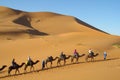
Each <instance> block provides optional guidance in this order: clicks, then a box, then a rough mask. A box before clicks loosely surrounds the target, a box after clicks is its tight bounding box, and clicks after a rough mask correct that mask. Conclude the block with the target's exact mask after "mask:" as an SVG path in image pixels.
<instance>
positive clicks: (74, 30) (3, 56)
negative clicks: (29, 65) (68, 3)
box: [0, 6, 120, 80]
mask: <svg viewBox="0 0 120 80" xmlns="http://www.w3.org/2000/svg"><path fill="white" fill-rule="evenodd" d="M0 18H1V19H0V67H1V66H2V65H5V64H6V65H7V66H10V65H11V61H12V59H13V58H15V59H16V62H17V63H19V64H21V63H22V62H26V61H27V57H28V56H31V57H32V59H33V60H34V61H35V60H40V62H39V63H38V64H36V65H35V70H40V69H41V61H42V60H43V59H46V58H47V57H48V56H51V55H52V56H53V57H56V56H59V55H60V52H61V51H63V52H64V53H65V54H67V55H72V54H73V52H74V49H77V51H78V52H79V53H80V54H86V55H87V54H88V50H89V49H90V48H92V50H93V51H94V52H95V53H99V56H97V57H96V58H95V62H88V63H87V62H85V56H84V57H82V58H80V59H79V63H78V64H72V63H71V62H70V59H69V60H67V63H66V66H61V67H56V66H57V64H56V61H54V62H53V68H50V69H48V70H44V71H39V72H28V73H27V74H23V73H24V70H23V67H22V68H21V69H20V72H21V75H18V76H9V77H8V76H7V70H8V67H7V68H5V69H4V70H3V71H1V72H0V79H1V80H26V79H27V80H34V79H35V80H40V79H42V80H48V79H49V80H61V79H62V80H73V79H75V80H80V79H83V80H113V79H115V80H119V79H120V76H119V74H120V36H115V35H111V34H108V33H107V32H104V31H102V30H99V29H97V28H95V27H93V26H91V25H89V24H87V23H85V22H83V21H81V20H78V19H77V18H75V17H72V16H67V15H62V14H57V13H52V12H24V11H19V10H14V9H10V8H6V7H2V6H1V7H0ZM104 51H107V53H108V56H107V60H106V61H104V60H103V52H104ZM48 66H50V64H48ZM28 71H29V69H28ZM11 74H12V75H14V71H12V72H11Z"/></svg>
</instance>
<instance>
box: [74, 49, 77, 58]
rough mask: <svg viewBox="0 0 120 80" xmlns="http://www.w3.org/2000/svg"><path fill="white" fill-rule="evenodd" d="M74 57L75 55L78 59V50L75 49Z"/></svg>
mask: <svg viewBox="0 0 120 80" xmlns="http://www.w3.org/2000/svg"><path fill="white" fill-rule="evenodd" d="M74 55H75V57H78V52H77V50H76V49H75V51H74Z"/></svg>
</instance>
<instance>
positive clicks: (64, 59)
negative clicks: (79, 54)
mask: <svg viewBox="0 0 120 80" xmlns="http://www.w3.org/2000/svg"><path fill="white" fill-rule="evenodd" d="M70 57H71V55H68V56H67V57H66V55H65V54H64V55H63V57H59V58H58V61H57V66H58V64H60V62H61V61H64V65H65V64H66V59H69V58H70ZM60 65H61V64H60Z"/></svg>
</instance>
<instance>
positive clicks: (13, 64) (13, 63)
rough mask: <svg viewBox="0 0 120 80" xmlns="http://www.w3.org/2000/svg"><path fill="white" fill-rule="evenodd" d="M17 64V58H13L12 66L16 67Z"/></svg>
mask: <svg viewBox="0 0 120 80" xmlns="http://www.w3.org/2000/svg"><path fill="white" fill-rule="evenodd" d="M16 65H17V63H16V62H15V59H14V58H13V60H12V66H13V67H15V66H16Z"/></svg>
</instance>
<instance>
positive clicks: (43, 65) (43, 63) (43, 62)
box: [42, 60, 45, 70]
mask: <svg viewBox="0 0 120 80" xmlns="http://www.w3.org/2000/svg"><path fill="white" fill-rule="evenodd" d="M44 68H45V60H42V70H43V69H44Z"/></svg>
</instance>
